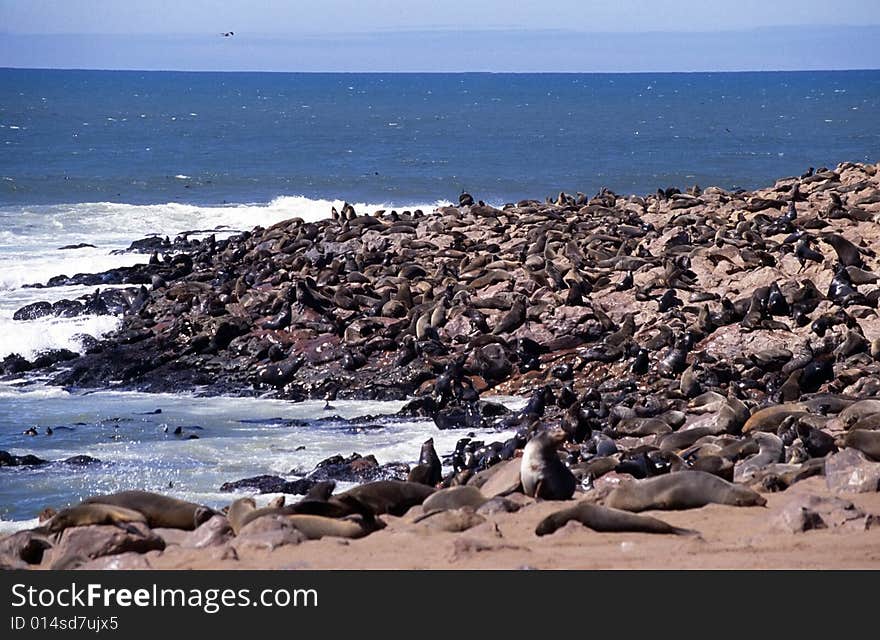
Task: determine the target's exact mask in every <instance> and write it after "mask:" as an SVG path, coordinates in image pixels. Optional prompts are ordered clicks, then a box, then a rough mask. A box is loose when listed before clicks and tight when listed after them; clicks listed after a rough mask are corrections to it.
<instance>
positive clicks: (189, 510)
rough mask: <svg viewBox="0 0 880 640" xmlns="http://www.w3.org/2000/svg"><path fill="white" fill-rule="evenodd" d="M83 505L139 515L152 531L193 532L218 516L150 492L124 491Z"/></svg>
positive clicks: (100, 497)
mask: <svg viewBox="0 0 880 640" xmlns="http://www.w3.org/2000/svg"><path fill="white" fill-rule="evenodd" d="M83 504H84V505H85V504H104V505H115V506H117V507H124V508H126V509H131V510H133V511H138V512H140V513H142V514H143V515H144V517H146V522H147V524H148V525H149V526H150V527H151V528H156V527H165V528H168V529H185V530H187V531H192V530H193V529H196V528H197V527H198V526H199V525H200V524H202V523H204V522H207V521H208V520H210V519H211V516H214V515H217V512H216V511H214V510H213V509H210V508H208V507H204V506H202V505H199V504H196V503H194V502H187V501H186V500H178V499H177V498H171V497H169V496H163V495H160V494H158V493H151V492H149V491H120V492H119V493H111V494H109V495H106V496H94V497H91V498H88V499H86V500H84V501H83Z"/></svg>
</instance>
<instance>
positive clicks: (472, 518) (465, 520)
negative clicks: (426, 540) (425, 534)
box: [415, 508, 486, 533]
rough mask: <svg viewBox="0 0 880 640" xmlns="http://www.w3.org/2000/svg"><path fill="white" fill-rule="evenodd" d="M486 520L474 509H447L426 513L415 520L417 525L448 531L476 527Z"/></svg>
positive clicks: (457, 531) (454, 531) (456, 531)
mask: <svg viewBox="0 0 880 640" xmlns="http://www.w3.org/2000/svg"><path fill="white" fill-rule="evenodd" d="M485 521H486V518H484V517H483V516H481V515H478V514H476V513H474V510H473V509H469V508H462V509H447V510H444V511H438V512H435V513H425V514H424V515H423V516H421V517H420V518H419V519H417V520H416V521H415V523H416V524H417V525H419V526H420V527H423V528H427V529H430V530H432V531H446V532H448V533H459V532H460V531H467V530H468V529H470V528H471V527H476V526H477V525H479V524H483V523H484V522H485Z"/></svg>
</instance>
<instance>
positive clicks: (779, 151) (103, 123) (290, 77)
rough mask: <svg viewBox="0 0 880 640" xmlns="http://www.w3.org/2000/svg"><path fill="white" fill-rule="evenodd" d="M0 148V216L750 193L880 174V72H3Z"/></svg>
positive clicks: (1, 74)
mask: <svg viewBox="0 0 880 640" xmlns="http://www.w3.org/2000/svg"><path fill="white" fill-rule="evenodd" d="M0 148H2V153H0V177H2V179H0V205H12V204H38V203H44V204H50V203H75V202H101V201H111V202H125V203H132V204H137V203H141V204H143V203H159V202H183V203H197V204H221V203H224V202H232V203H255V202H268V201H270V200H272V199H273V198H276V197H278V196H283V195H302V196H306V197H308V198H328V197H329V198H342V199H348V200H352V201H362V202H395V203H401V204H408V203H413V202H433V201H435V200H437V199H440V198H445V199H454V198H455V197H456V196H457V194H458V193H459V192H460V191H461V190H462V189H466V190H468V191H470V192H471V193H473V194H474V195H475V196H477V197H479V198H482V199H484V200H486V201H492V202H504V201H508V200H514V199H520V198H524V197H543V196H545V195H547V194H550V193H552V192H554V191H559V190H560V189H563V190H566V191H576V190H580V191H584V192H586V193H592V192H595V191H596V190H597V189H598V188H600V187H601V186H607V187H609V188H612V189H614V190H616V191H619V192H624V193H630V192H635V193H647V192H652V191H654V190H655V189H656V188H657V187H658V186H669V185H677V186H685V185H689V184H692V183H698V184H700V185H702V186H704V187H705V186H708V185H711V184H715V185H719V186H723V187H727V188H734V187H744V188H753V187H757V186H759V185H762V184H765V183H767V182H768V181H769V180H772V179H774V178H776V177H779V176H783V175H788V174H794V173H800V172H802V171H803V170H804V169H806V167H807V166H816V167H818V166H821V165H833V164H836V163H837V162H840V161H843V160H857V161H876V160H878V159H880V71H848V72H773V73H770V72H755V73H689V74H582V75H580V74H522V75H509V74H288V73H178V72H122V71H56V70H14V69H6V70H0ZM175 176H184V177H182V178H179V177H175Z"/></svg>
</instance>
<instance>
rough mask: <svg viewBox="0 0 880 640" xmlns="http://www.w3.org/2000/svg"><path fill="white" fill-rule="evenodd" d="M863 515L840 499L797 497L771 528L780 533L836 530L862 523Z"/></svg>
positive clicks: (814, 496) (785, 507) (784, 509)
mask: <svg viewBox="0 0 880 640" xmlns="http://www.w3.org/2000/svg"><path fill="white" fill-rule="evenodd" d="M864 519H865V514H864V512H862V511H861V509H859V508H857V507H856V506H855V505H854V504H853V503H852V502H850V501H848V500H842V499H841V498H826V497H822V496H817V495H798V496H795V497H794V498H793V499H792V500H790V501H789V502H787V503H786V504H785V506H784V507H783V508H782V511H781V512H780V514H779V515H778V516H776V517H775V518H774V519H773V523H772V526H773V528H775V529H778V530H780V531H786V532H790V533H800V532H803V531H809V530H811V529H825V528H837V527H841V526H843V525H847V524H852V523H856V522H861V521H864Z"/></svg>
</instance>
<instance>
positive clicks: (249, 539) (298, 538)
mask: <svg viewBox="0 0 880 640" xmlns="http://www.w3.org/2000/svg"><path fill="white" fill-rule="evenodd" d="M306 539H307V538H306V536H305V534H303V533H302V532H300V531H299V530H297V529H296V528H295V527H294V526H293V525H292V524H290V522H288V521H287V520H286V519H285V518H284V516H276V515H270V516H263V517H262V518H257V519H256V520H252V521H251V522H249V523H247V524H246V525H245V526H244V527H242V529H241V531H239V532H238V536H237V537H236V538H235V540H234V541H233V542H232V546H233V548H234V549H235V550H236V551H238V552H239V553H240V552H241V551H243V550H265V551H272V550H273V549H277V548H278V547H283V546H285V545H289V544H299V543H301V542H305V541H306Z"/></svg>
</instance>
